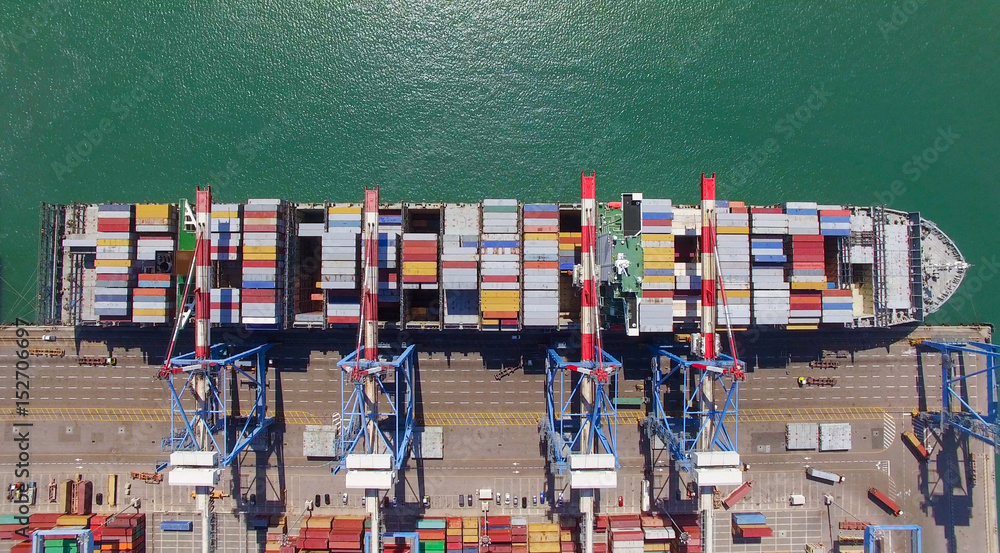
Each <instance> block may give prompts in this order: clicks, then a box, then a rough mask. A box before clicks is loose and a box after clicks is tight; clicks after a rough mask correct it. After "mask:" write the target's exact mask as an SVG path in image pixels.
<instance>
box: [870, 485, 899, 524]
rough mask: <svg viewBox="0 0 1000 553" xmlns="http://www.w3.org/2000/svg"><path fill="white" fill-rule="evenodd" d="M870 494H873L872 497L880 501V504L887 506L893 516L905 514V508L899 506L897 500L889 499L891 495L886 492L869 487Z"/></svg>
mask: <svg viewBox="0 0 1000 553" xmlns="http://www.w3.org/2000/svg"><path fill="white" fill-rule="evenodd" d="M868 495H869V496H871V498H872V499H873V500H874V501H875V502H876V503H878V504H880V505H882V506H883V507H885V508H886V509H888V511H889V512H890V513H892V515H893V516H897V517H898V516H899V515H901V514H903V510H902V509H901V508H900V507H899V505H897V504H896V502H895V501H893V500H891V499H889V496H887V495H885V494H884V493H882V492H880V491H878V490H877V489H875V488H868Z"/></svg>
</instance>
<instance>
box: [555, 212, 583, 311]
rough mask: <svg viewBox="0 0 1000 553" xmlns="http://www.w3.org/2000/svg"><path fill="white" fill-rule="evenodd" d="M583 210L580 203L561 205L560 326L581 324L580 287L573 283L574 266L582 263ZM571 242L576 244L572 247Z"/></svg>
mask: <svg viewBox="0 0 1000 553" xmlns="http://www.w3.org/2000/svg"><path fill="white" fill-rule="evenodd" d="M582 230H583V212H582V209H581V207H580V206H579V205H563V206H560V207H559V326H560V327H562V328H566V327H571V328H575V327H578V326H579V325H580V289H579V288H577V287H576V286H574V284H573V272H574V267H576V265H578V264H579V263H580V247H579V242H580V240H579V239H578V238H577V236H578V235H579V234H580V232H581V231H582ZM570 244H574V246H573V247H572V248H570V247H569V245H570Z"/></svg>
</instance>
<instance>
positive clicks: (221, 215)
mask: <svg viewBox="0 0 1000 553" xmlns="http://www.w3.org/2000/svg"><path fill="white" fill-rule="evenodd" d="M239 216H240V212H239V211H213V212H212V218H213V219H236V218H237V217H239Z"/></svg>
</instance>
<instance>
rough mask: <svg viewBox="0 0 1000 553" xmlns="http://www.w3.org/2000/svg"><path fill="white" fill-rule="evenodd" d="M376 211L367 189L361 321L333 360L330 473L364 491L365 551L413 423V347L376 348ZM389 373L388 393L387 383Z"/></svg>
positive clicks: (376, 531) (374, 545)
mask: <svg viewBox="0 0 1000 553" xmlns="http://www.w3.org/2000/svg"><path fill="white" fill-rule="evenodd" d="M378 212H379V197H378V188H373V189H370V190H369V189H365V203H364V210H363V214H362V217H363V220H362V235H361V248H362V250H361V251H362V253H361V267H362V271H363V277H362V285H361V320H360V324H359V326H358V339H357V349H356V350H355V351H354V352H352V353H351V354H350V355H348V356H347V357H345V358H343V359H342V360H341V361H340V362H338V363H337V366H338V367H340V369H341V375H340V399H341V407H340V409H341V412H340V414H341V416H340V420H341V428H340V432H339V436H338V439H337V441H336V442H335V445H334V447H336V451H335V452H334V455H335V457H337V458H338V459H339V462H338V464H337V465H336V466H335V467H334V472H339V471H341V470H343V469H346V470H347V477H346V480H347V487H348V488H353V489H363V490H365V498H366V500H365V508H366V509H367V510H368V515H369V516H370V517H371V521H372V522H371V528H372V539H370V540H367V548H366V550H367V551H368V552H369V553H378V552H379V551H381V548H382V533H383V528H382V526H383V525H382V522H381V520H380V516H379V515H380V513H379V509H380V507H381V501H379V498H378V495H379V492H380V491H381V490H388V489H390V488H391V487H392V486H393V484H395V482H396V478H397V476H398V474H399V471H400V470H402V469H403V466H404V465H405V464H406V458H407V454H408V452H409V448H410V442H411V441H412V439H413V431H414V427H415V421H414V408H415V396H414V384H415V381H414V379H415V374H414V368H415V363H414V360H415V358H416V346H409V347H407V348H406V349H405V350H404V351H403V353H402V354H400V355H398V356H395V357H392V358H391V359H390V358H384V357H380V356H379V353H378V243H379V232H378ZM390 373H391V374H392V377H393V378H392V385H391V386H390V388H394V389H392V391H391V392H390V390H389V389H387V386H386V383H385V380H386V379H387V377H388V376H389V375H390ZM348 389H350V390H351V391H350V393H349V394H348V392H347V390H348ZM380 403H381V405H382V407H380ZM385 407H387V408H385Z"/></svg>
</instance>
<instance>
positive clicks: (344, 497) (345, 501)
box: [340, 492, 347, 505]
mask: <svg viewBox="0 0 1000 553" xmlns="http://www.w3.org/2000/svg"><path fill="white" fill-rule="evenodd" d="M340 500H341V501H343V502H344V505H347V492H344V496H343V497H341V498H340Z"/></svg>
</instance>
